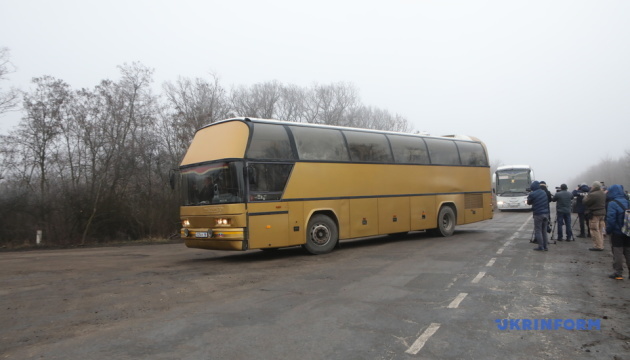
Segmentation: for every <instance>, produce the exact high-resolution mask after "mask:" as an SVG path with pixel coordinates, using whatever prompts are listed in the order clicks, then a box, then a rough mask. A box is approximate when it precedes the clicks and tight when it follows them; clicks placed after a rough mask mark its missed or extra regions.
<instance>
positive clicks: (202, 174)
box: [181, 161, 244, 206]
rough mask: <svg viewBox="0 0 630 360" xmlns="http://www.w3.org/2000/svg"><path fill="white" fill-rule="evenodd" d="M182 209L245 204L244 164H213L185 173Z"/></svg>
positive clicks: (239, 162)
mask: <svg viewBox="0 0 630 360" xmlns="http://www.w3.org/2000/svg"><path fill="white" fill-rule="evenodd" d="M181 185H182V191H181V193H182V205H183V206H198V205H209V204H230V203H240V202H243V200H244V196H243V194H244V181H243V163H242V162H241V161H232V162H213V163H206V164H203V165H198V166H193V167H187V168H185V169H182V170H181Z"/></svg>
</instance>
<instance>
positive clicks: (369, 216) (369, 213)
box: [350, 198, 378, 238]
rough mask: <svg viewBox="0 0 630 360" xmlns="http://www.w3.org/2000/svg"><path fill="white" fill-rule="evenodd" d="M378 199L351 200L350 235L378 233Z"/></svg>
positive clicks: (358, 235) (360, 235)
mask: <svg viewBox="0 0 630 360" xmlns="http://www.w3.org/2000/svg"><path fill="white" fill-rule="evenodd" d="M377 206H378V199H376V198H370V199H351V200H350V237H353V238H356V237H362V236H372V235H378V208H377Z"/></svg>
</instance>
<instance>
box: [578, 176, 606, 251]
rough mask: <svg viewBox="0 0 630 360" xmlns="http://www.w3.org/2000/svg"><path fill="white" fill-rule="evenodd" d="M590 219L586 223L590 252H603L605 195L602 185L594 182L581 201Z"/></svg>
mask: <svg viewBox="0 0 630 360" xmlns="http://www.w3.org/2000/svg"><path fill="white" fill-rule="evenodd" d="M582 202H583V203H584V206H586V210H587V212H588V214H589V216H590V217H591V219H590V220H589V221H588V228H589V229H591V239H592V240H593V247H592V248H590V249H589V250H591V251H604V233H603V232H604V231H605V226H606V224H605V222H604V218H605V216H606V194H605V193H604V192H603V191H602V184H601V183H600V182H599V181H595V182H594V183H593V186H591V191H590V192H589V193H588V195H586V197H585V198H584V200H583V201H582Z"/></svg>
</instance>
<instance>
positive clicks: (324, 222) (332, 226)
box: [303, 214, 339, 255]
mask: <svg viewBox="0 0 630 360" xmlns="http://www.w3.org/2000/svg"><path fill="white" fill-rule="evenodd" d="M338 241H339V230H337V224H336V223H335V222H334V221H333V220H332V219H331V218H329V217H328V216H326V215H322V214H317V215H313V217H312V218H311V220H310V221H309V222H308V229H307V233H306V244H304V245H303V247H304V249H306V251H308V252H309V253H311V254H314V255H319V254H325V253H329V252H331V251H332V250H333V249H334V248H335V246H336V245H337V242H338Z"/></svg>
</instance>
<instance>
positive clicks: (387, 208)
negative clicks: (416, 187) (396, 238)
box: [378, 197, 411, 234]
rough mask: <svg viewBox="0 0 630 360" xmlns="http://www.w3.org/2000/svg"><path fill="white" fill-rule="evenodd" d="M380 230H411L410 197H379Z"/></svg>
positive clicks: (384, 231)
mask: <svg viewBox="0 0 630 360" xmlns="http://www.w3.org/2000/svg"><path fill="white" fill-rule="evenodd" d="M378 219H379V223H378V230H379V233H381V234H395V233H399V232H407V231H410V230H411V228H410V219H409V198H408V197H396V198H380V199H378Z"/></svg>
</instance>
